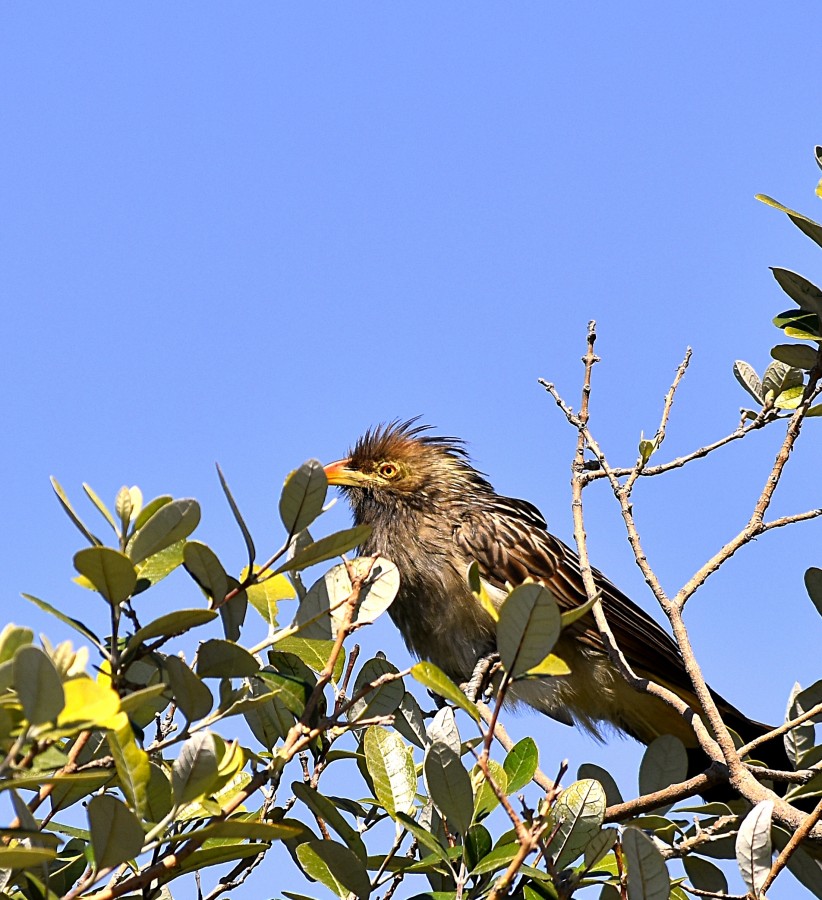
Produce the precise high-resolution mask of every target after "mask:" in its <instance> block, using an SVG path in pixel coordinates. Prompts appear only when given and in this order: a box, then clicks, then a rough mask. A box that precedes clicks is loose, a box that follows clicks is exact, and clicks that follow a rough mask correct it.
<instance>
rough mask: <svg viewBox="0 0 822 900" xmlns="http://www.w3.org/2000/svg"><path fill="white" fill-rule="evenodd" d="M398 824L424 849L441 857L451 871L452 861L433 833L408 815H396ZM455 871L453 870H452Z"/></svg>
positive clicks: (399, 813)
mask: <svg viewBox="0 0 822 900" xmlns="http://www.w3.org/2000/svg"><path fill="white" fill-rule="evenodd" d="M396 820H397V822H398V823H399V824H400V825H402V826H403V828H406V829H407V830H408V831H410V832H411V834H413V835H414V837H415V838H416V839H417V843H418V844H420V845H421V846H423V847H427V848H428V849H429V850H430V851H431V852H432V853H434V854H435V855H436V856H438V857H439V859H440V860H441V861H442V862H444V863H445V864H446V866H447V867H448V868H449V869H451V860H450V859H449V857H448V853H447V851H446V849H445V847H443V846H442V844H440V842H439V841H438V840H437V838H436V837H435V836H434V834H432V832H431V831H430V830H429V829H427V828H424V827H423V826H422V825H420V823H419V822H417V821H415V820H414V819H412V818H411V816H409V815H408V813H404V812H398V813H397V815H396ZM452 871H453V869H452Z"/></svg>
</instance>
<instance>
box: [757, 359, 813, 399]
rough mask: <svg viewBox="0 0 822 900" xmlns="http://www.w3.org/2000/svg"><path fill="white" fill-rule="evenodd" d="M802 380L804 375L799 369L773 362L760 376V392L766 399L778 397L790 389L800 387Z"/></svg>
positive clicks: (776, 361)
mask: <svg viewBox="0 0 822 900" xmlns="http://www.w3.org/2000/svg"><path fill="white" fill-rule="evenodd" d="M803 380H804V375H803V374H802V372H801V371H800V370H799V369H792V368H791V367H790V366H786V365H785V363H781V362H779V361H778V360H774V361H773V362H772V363H770V365H769V366H768V367H767V369H765V373H764V374H763V376H762V391H763V393H764V394H765V398H766V399H767V398H768V397H769V396H773V397H778V396H779V395H780V394H782V393H783V392H784V391H787V390H789V389H790V388H794V387H798V386H801V384H802V382H803Z"/></svg>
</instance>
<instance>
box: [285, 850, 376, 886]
mask: <svg viewBox="0 0 822 900" xmlns="http://www.w3.org/2000/svg"><path fill="white" fill-rule="evenodd" d="M297 858H298V859H299V861H300V865H301V866H302V867H303V870H304V871H305V873H306V874H307V875H309V876H310V877H311V878H315V879H316V880H317V881H319V882H320V883H321V884H324V885H325V886H326V887H327V888H329V889H330V890H332V891H334V893H335V894H337V896H338V897H342V898H347V897H348V896H349V895H350V894H354V895H355V896H356V897H357V898H359V900H368V897H370V896H371V882H370V880H369V878H368V872H367V871H366V869H365V865H364V864H363V862H362V861H361V860H360V859H359V857H357V855H356V854H355V853H352V851H351V850H349V849H348V847H346V846H345V845H344V844H340V843H337V841H306V842H305V843H303V844H300V845H299V846H298V847H297Z"/></svg>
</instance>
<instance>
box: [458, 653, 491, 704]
mask: <svg viewBox="0 0 822 900" xmlns="http://www.w3.org/2000/svg"><path fill="white" fill-rule="evenodd" d="M498 668H499V653H496V652H494V653H487V654H486V655H485V656H481V657H480V658H479V659H478V660H477V663H476V665H475V666H474V671H473V672H472V674H471V678H470V679H469V680H468V681H467V682H465V684H461V685H460V688H461V689H462V692H463V693H464V694H465V696H466V697H467V698H468V699H469V700H470V701H471V702H472V703H476V701H477V699H478V698H480V697H482V696H483V695H484V694H485V692H486V691H487V690H488V688H489V687H490V685H491V680H492V678H493V677H494V675H495V673H496V671H497V669H498Z"/></svg>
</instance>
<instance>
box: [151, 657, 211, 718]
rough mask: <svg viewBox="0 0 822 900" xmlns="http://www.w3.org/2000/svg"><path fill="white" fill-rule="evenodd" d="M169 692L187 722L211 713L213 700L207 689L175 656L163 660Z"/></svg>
mask: <svg viewBox="0 0 822 900" xmlns="http://www.w3.org/2000/svg"><path fill="white" fill-rule="evenodd" d="M163 668H164V669H165V672H166V675H167V676H168V681H169V683H170V685H171V692H172V695H173V696H174V702H175V703H176V704H177V707H178V709H179V710H180V712H182V714H183V715H184V716H185V717H186V720H187V721H188V722H194V721H195V720H197V719H202V718H203V717H204V716H207V715H208V714H209V713H210V712H211V707H212V706H213V705H214V698H213V696H212V694H211V691H210V690H209V689H208V687H207V686H206V685H205V684H204V683H203V682H202V681H201V680H200V679H199V678H198V677H197V676H196V675H195V674H194V672H192V671H191V669H190V668H189V666H188V665H186V663H184V662H183V660H181V659H180V658H179V657H177V656H167V657H166V658H165V659H164V660H163Z"/></svg>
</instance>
